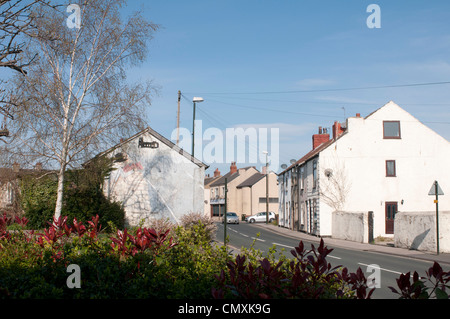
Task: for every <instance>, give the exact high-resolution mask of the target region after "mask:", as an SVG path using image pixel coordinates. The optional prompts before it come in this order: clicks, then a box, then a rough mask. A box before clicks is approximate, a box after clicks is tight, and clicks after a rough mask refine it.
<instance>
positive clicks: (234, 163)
mask: <svg viewBox="0 0 450 319" xmlns="http://www.w3.org/2000/svg"><path fill="white" fill-rule="evenodd" d="M236 172H237V167H236V162H231V166H230V175H231V174H234V173H236Z"/></svg>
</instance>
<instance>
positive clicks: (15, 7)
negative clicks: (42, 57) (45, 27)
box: [0, 0, 50, 143]
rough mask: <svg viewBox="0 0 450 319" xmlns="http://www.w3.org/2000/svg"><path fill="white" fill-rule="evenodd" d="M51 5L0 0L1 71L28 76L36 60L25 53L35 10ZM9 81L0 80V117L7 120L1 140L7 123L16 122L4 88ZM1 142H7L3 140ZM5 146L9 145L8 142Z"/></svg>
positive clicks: (29, 0)
mask: <svg viewBox="0 0 450 319" xmlns="http://www.w3.org/2000/svg"><path fill="white" fill-rule="evenodd" d="M38 4H39V5H48V6H50V4H49V2H48V1H44V0H0V68H5V69H9V70H11V71H13V72H18V73H21V74H26V73H27V71H26V67H27V66H29V65H30V64H31V63H32V62H33V60H34V58H35V56H32V57H31V58H30V59H28V60H27V59H24V55H23V51H24V48H25V46H26V37H27V36H31V35H32V34H33V33H34V32H35V31H36V29H35V25H34V21H35V15H34V13H33V9H34V8H35V7H36V6H37V5H38ZM5 84H6V79H5V77H4V76H2V78H1V79H0V104H2V106H0V114H3V115H4V117H5V120H4V121H3V122H2V123H1V126H0V136H3V135H8V133H7V132H8V131H7V129H6V119H11V120H13V119H14V117H13V115H12V114H11V113H12V112H11V107H12V106H14V105H15V103H14V99H13V98H11V97H12V94H11V91H9V90H7V89H6V88H5ZM0 140H1V141H3V142H5V141H4V140H3V139H1V138H0ZM5 143H6V142H5Z"/></svg>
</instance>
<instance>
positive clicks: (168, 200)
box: [105, 134, 204, 225]
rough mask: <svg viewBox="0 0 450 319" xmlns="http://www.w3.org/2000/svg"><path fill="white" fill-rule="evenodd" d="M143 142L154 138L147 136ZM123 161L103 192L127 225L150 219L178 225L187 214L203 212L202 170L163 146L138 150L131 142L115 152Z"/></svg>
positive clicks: (117, 164) (116, 165)
mask: <svg viewBox="0 0 450 319" xmlns="http://www.w3.org/2000/svg"><path fill="white" fill-rule="evenodd" d="M145 139H146V140H149V141H152V140H154V138H153V137H152V136H151V135H149V134H147V135H145ZM119 152H120V153H122V156H123V158H124V161H121V162H117V163H115V168H116V170H114V171H113V172H112V173H111V176H110V178H109V180H108V181H106V184H107V185H106V189H105V192H106V193H107V195H109V196H111V197H113V198H114V199H115V200H118V201H121V202H122V205H123V206H124V208H125V211H126V222H127V224H130V225H138V224H139V223H140V222H141V221H144V224H145V223H146V222H147V221H149V220H151V219H169V220H171V221H172V222H179V220H180V218H181V216H183V215H184V214H188V213H190V212H203V179H204V168H202V167H199V166H198V165H197V164H195V163H193V162H191V161H190V160H188V159H187V158H186V157H184V156H182V155H180V153H179V152H177V151H174V150H173V149H172V148H170V147H168V146H167V145H165V144H163V143H159V147H158V148H157V149H150V148H140V147H139V146H138V143H137V139H136V140H132V141H130V142H129V143H127V144H124V145H122V147H121V148H120V149H117V150H116V151H115V152H114V153H113V154H112V156H114V155H115V154H117V153H119Z"/></svg>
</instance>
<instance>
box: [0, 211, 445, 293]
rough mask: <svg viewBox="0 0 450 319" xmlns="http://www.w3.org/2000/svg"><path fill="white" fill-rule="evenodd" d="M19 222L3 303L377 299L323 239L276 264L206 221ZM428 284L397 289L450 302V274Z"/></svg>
mask: <svg viewBox="0 0 450 319" xmlns="http://www.w3.org/2000/svg"><path fill="white" fill-rule="evenodd" d="M11 222H12V220H11V218H8V217H7V216H6V214H5V215H4V216H3V217H2V216H0V298H1V299H8V298H12V299H20V298H33V299H34V298H47V299H106V298H108V299H111V298H113V299H114V298H116V299H127V298H131V299H136V298H145V299H148V298H158V299H170V298H177V299H195V298H201V299H208V298H237V299H260V298H282V299H285V298H370V296H371V293H372V292H373V289H372V290H369V289H368V286H367V280H366V278H365V277H364V273H363V272H362V271H361V269H359V270H358V271H357V272H356V273H348V271H347V270H346V269H345V268H336V267H335V268H333V267H331V265H330V264H329V263H328V262H327V261H326V256H327V255H328V254H329V253H330V252H331V249H328V248H327V247H325V245H324V243H323V241H321V244H320V246H319V247H317V248H315V247H313V246H312V248H311V250H307V249H305V248H304V246H303V243H302V242H300V243H299V245H298V246H297V247H295V250H293V251H292V252H293V256H294V259H282V258H277V257H276V256H275V251H274V250H272V251H271V252H270V253H269V256H268V257H266V258H262V256H261V255H260V252H259V251H257V250H254V249H253V247H251V248H250V249H249V250H246V251H245V252H244V254H243V255H238V256H235V257H231V256H230V255H229V254H228V252H227V250H226V249H225V247H224V246H218V245H215V244H214V243H213V242H211V241H210V237H209V232H208V230H207V226H206V225H205V224H203V223H202V222H201V221H198V222H197V223H195V222H194V221H192V222H191V223H189V227H183V226H177V227H175V228H174V229H172V231H171V230H170V229H168V230H155V229H151V228H141V227H140V228H138V229H136V230H135V231H133V232H132V233H128V230H127V229H124V230H123V231H121V230H117V232H116V233H115V234H114V235H107V234H102V233H101V232H99V229H100V225H99V223H98V222H99V216H96V217H95V218H92V219H91V220H90V221H88V222H87V224H86V225H85V224H82V223H77V224H76V223H74V225H73V226H71V225H70V224H69V223H68V220H67V218H61V219H59V220H57V221H55V224H56V225H58V226H57V227H55V226H50V227H49V228H47V229H44V231H43V232H42V233H35V232H33V231H27V230H24V229H23V228H25V225H26V222H27V220H26V219H24V218H22V219H16V222H17V223H19V224H20V226H21V227H17V226H14V227H12V228H14V229H15V230H14V231H8V230H7V229H8V226H11V225H10V224H11ZM22 227H23V228H22ZM194 234H195V236H193V235H194ZM175 239H176V240H175ZM71 264H76V265H78V266H79V267H80V269H81V287H80V288H69V287H68V286H67V284H66V283H67V279H68V277H69V276H70V274H69V273H68V272H67V267H68V266H69V265H71ZM427 277H428V281H429V283H431V285H428V283H426V282H425V281H422V280H423V279H424V277H419V275H418V274H417V273H414V275H413V276H412V278H411V276H410V274H409V273H408V274H405V275H401V276H400V278H399V280H397V283H398V286H399V291H396V290H395V289H392V290H393V291H394V292H395V293H397V294H399V295H400V298H433V297H435V298H448V295H447V292H446V291H447V290H446V289H448V288H449V287H448V286H449V285H448V282H450V272H444V271H443V269H442V268H441V267H440V266H439V265H438V264H437V263H435V264H434V265H433V267H431V268H430V269H429V270H428V272H427ZM411 280H412V282H411ZM430 287H431V288H430Z"/></svg>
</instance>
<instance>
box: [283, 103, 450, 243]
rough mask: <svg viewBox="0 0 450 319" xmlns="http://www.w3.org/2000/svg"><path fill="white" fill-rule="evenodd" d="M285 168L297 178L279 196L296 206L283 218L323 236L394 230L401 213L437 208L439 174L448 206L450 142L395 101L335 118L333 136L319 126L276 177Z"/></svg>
mask: <svg viewBox="0 0 450 319" xmlns="http://www.w3.org/2000/svg"><path fill="white" fill-rule="evenodd" d="M286 176H290V177H291V183H293V185H292V186H291V190H292V191H291V193H292V195H291V198H290V203H289V204H288V203H286V202H285V203H284V204H281V203H280V207H281V206H282V205H285V206H287V205H289V207H291V211H290V212H289V214H287V213H286V212H285V211H280V215H281V214H284V216H285V217H288V218H290V221H289V222H288V223H285V224H284V225H285V226H287V227H290V228H291V229H297V230H299V231H304V232H307V233H311V234H315V235H318V236H333V237H336V238H343V239H349V240H356V241H361V242H368V241H369V240H370V239H371V238H374V237H377V236H385V237H393V236H394V234H396V232H395V228H394V224H395V216H396V215H397V214H410V215H411V214H412V215H413V216H416V217H417V216H419V215H420V214H425V215H426V214H428V213H427V212H430V211H433V210H434V209H435V204H434V202H433V199H434V198H432V197H430V196H429V195H428V192H429V190H430V187H431V186H432V184H433V182H434V181H435V180H437V181H438V182H439V184H440V186H441V188H442V189H443V190H444V192H445V191H446V190H447V196H445V195H444V196H441V198H440V200H439V208H440V210H442V211H443V214H445V213H444V212H445V211H450V144H449V142H448V141H447V140H446V139H444V138H443V137H441V136H440V135H438V134H437V133H435V132H434V131H432V130H431V129H430V128H428V127H427V126H426V125H424V124H422V123H421V122H420V121H418V120H417V119H416V118H415V117H413V116H412V115H411V114H409V113H408V112H406V111H405V110H404V109H402V108H401V107H399V106H398V105H397V104H395V103H394V102H392V101H391V102H389V103H387V104H386V105H384V106H383V107H381V108H379V109H377V110H376V111H374V112H372V113H371V114H369V115H368V116H366V117H361V116H360V115H359V114H357V116H356V117H350V118H348V119H347V120H346V123H345V124H341V123H338V122H335V123H334V125H333V129H332V137H331V139H330V135H329V134H328V132H327V131H326V130H325V131H324V130H322V129H319V134H315V135H314V136H313V150H312V151H311V152H309V153H308V154H306V155H305V156H304V157H303V158H301V159H300V160H299V161H297V162H296V163H295V164H293V165H291V166H290V167H288V168H287V169H285V170H284V171H283V172H281V173H280V174H279V180H280V181H282V180H283V179H285V178H286ZM279 185H280V188H281V189H280V192H281V193H282V192H285V193H286V190H283V189H282V188H283V187H284V186H283V185H285V184H284V183H282V182H280V183H279ZM295 185H297V188H295ZM280 199H281V197H280ZM296 207H297V209H296ZM369 212H371V213H369ZM399 216H400V215H399ZM372 217H373V218H372ZM280 220H282V217H281V216H280ZM403 220H406V219H403ZM417 220H418V219H417ZM447 220H448V219H447ZM410 221H411V220H410ZM371 223H373V224H371ZM402 228H403V227H402ZM419 228H420V227H419ZM409 229H410V231H411V228H409ZM421 231H423V229H422V230H421ZM422 233H423V232H422ZM431 233H433V230H432V227H431V228H430V234H431ZM434 234H435V233H433V236H434ZM396 236H397V234H396ZM401 236H406V235H405V234H403V235H401ZM416 237H417V236H416ZM417 238H418V237H417ZM448 248H449V249H450V239H449V246H448Z"/></svg>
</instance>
